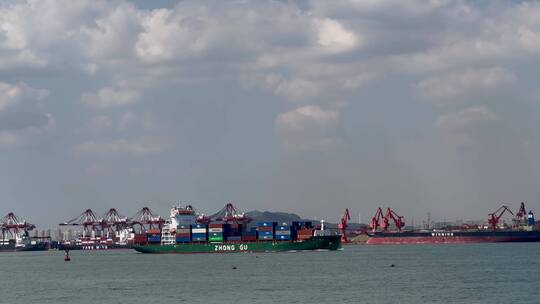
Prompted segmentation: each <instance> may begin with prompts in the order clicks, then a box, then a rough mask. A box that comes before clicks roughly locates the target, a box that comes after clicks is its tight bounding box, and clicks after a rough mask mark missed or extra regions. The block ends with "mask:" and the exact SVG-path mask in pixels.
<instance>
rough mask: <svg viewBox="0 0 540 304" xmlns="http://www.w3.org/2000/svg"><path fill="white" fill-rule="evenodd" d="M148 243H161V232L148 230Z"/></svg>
mask: <svg viewBox="0 0 540 304" xmlns="http://www.w3.org/2000/svg"><path fill="white" fill-rule="evenodd" d="M146 237H147V239H148V243H161V231H160V230H159V229H150V230H148V231H147V232H146Z"/></svg>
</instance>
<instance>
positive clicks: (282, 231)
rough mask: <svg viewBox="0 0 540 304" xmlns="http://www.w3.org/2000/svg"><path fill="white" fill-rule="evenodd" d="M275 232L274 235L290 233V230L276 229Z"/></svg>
mask: <svg viewBox="0 0 540 304" xmlns="http://www.w3.org/2000/svg"><path fill="white" fill-rule="evenodd" d="M275 234H276V235H291V231H290V230H279V231H276V233H275Z"/></svg>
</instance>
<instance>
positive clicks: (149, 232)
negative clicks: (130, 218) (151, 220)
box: [146, 229, 161, 234]
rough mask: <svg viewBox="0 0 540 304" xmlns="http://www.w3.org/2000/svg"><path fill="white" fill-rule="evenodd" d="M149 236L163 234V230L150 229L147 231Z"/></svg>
mask: <svg viewBox="0 0 540 304" xmlns="http://www.w3.org/2000/svg"><path fill="white" fill-rule="evenodd" d="M146 233H147V234H161V230H159V229H149V230H148V231H146Z"/></svg>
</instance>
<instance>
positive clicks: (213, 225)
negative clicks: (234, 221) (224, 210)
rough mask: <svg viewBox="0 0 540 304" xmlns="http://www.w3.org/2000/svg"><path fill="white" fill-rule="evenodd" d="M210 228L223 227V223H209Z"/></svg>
mask: <svg viewBox="0 0 540 304" xmlns="http://www.w3.org/2000/svg"><path fill="white" fill-rule="evenodd" d="M208 228H223V223H220V224H216V223H214V224H209V225H208Z"/></svg>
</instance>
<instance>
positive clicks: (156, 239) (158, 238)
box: [148, 236, 161, 243]
mask: <svg viewBox="0 0 540 304" xmlns="http://www.w3.org/2000/svg"><path fill="white" fill-rule="evenodd" d="M148 242H149V243H159V242H161V236H148Z"/></svg>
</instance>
